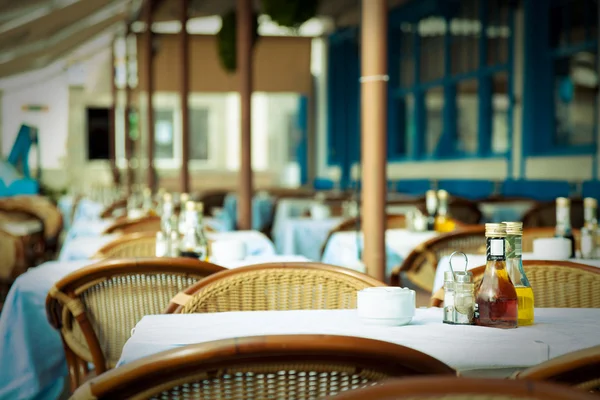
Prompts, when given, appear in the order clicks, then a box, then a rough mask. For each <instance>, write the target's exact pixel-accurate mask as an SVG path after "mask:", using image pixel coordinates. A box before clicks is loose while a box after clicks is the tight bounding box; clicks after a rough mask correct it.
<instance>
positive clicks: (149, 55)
mask: <svg viewBox="0 0 600 400" xmlns="http://www.w3.org/2000/svg"><path fill="white" fill-rule="evenodd" d="M153 3H154V2H153V0H146V4H145V7H146V9H145V14H146V15H145V22H146V32H145V35H144V39H145V40H144V45H145V47H146V51H145V54H146V60H145V61H146V62H145V64H146V90H147V96H146V100H147V105H146V117H147V118H146V126H147V127H148V148H147V152H148V153H147V158H148V170H147V176H146V181H147V186H148V187H149V188H150V189H152V190H154V189H155V186H156V182H155V172H154V106H153V105H152V98H153V96H154V54H153V53H154V51H153V46H152V38H153V33H152V11H153V9H152V6H153Z"/></svg>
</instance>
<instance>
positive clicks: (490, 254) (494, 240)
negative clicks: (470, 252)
mask: <svg viewBox="0 0 600 400" xmlns="http://www.w3.org/2000/svg"><path fill="white" fill-rule="evenodd" d="M485 236H486V238H487V264H486V267H485V272H484V273H483V278H482V279H481V282H480V284H479V287H478V288H477V290H476V293H477V294H476V296H475V304H476V305H475V308H476V309H475V324H476V325H479V326H489V327H494V328H503V329H510V328H516V327H517V324H518V307H519V302H518V300H517V291H516V289H515V286H514V285H513V283H512V281H511V280H510V276H509V274H508V270H507V269H506V224H485Z"/></svg>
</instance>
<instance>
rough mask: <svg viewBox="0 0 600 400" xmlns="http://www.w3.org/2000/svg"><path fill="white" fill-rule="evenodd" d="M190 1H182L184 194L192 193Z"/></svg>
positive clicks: (182, 177) (182, 171)
mask: <svg viewBox="0 0 600 400" xmlns="http://www.w3.org/2000/svg"><path fill="white" fill-rule="evenodd" d="M188 3H189V2H188V0H181V33H180V45H181V60H180V62H179V66H180V68H181V71H180V73H181V92H180V98H181V176H180V178H181V191H182V193H189V192H190V170H189V160H190V151H189V145H190V117H189V104H188V97H189V93H190V65H189V62H190V54H189V35H188V32H187V27H186V25H187V21H188V6H189V4H188Z"/></svg>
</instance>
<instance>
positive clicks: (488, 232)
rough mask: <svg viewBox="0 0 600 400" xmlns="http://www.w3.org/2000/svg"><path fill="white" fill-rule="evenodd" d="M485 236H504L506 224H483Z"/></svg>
mask: <svg viewBox="0 0 600 400" xmlns="http://www.w3.org/2000/svg"><path fill="white" fill-rule="evenodd" d="M485 237H506V224H504V223H500V224H489V223H488V224H485Z"/></svg>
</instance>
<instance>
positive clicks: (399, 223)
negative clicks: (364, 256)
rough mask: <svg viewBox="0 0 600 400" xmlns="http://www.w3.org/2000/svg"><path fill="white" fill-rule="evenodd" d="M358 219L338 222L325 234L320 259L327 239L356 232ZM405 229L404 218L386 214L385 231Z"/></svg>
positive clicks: (403, 216) (398, 215)
mask: <svg viewBox="0 0 600 400" xmlns="http://www.w3.org/2000/svg"><path fill="white" fill-rule="evenodd" d="M358 218H359V217H354V218H348V219H346V220H344V221H342V222H340V223H339V224H338V225H337V226H336V227H335V228H333V229H332V230H331V231H329V233H328V234H327V239H325V242H323V247H321V257H323V254H324V253H325V248H326V247H327V243H328V242H329V239H331V237H332V236H333V235H335V234H336V233H338V232H351V231H356V227H357V226H358V225H359V222H358ZM404 228H406V216H405V215H400V214H388V215H387V216H386V229H404Z"/></svg>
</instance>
